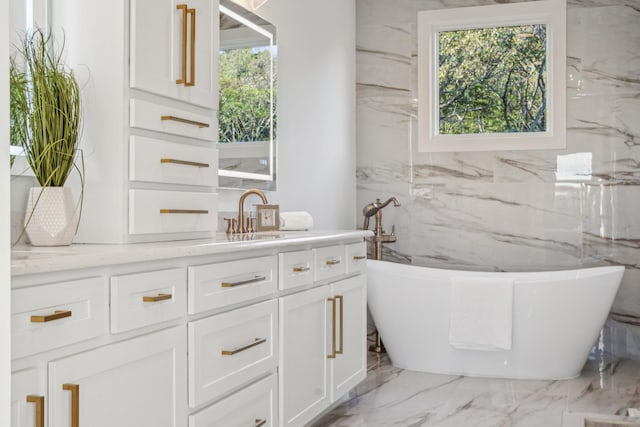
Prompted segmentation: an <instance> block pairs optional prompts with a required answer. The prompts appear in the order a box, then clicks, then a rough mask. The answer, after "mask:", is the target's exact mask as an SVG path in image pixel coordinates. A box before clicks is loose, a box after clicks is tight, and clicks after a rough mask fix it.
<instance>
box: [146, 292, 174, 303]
mask: <svg viewBox="0 0 640 427" xmlns="http://www.w3.org/2000/svg"><path fill="white" fill-rule="evenodd" d="M171 298H173V295H171V294H158V295H156V296H155V297H147V296H143V297H142V301H143V302H158V301H166V300H168V299H171Z"/></svg>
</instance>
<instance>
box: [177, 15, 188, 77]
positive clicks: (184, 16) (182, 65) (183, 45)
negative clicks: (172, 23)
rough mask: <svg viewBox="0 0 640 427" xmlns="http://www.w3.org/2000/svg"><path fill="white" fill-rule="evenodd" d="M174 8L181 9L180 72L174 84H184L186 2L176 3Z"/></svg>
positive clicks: (185, 73) (185, 68)
mask: <svg viewBox="0 0 640 427" xmlns="http://www.w3.org/2000/svg"><path fill="white" fill-rule="evenodd" d="M176 9H177V10H180V11H182V52H181V57H182V59H181V61H180V72H181V76H182V77H180V78H179V79H178V80H176V84H179V85H181V84H184V85H186V78H187V5H186V4H177V5H176Z"/></svg>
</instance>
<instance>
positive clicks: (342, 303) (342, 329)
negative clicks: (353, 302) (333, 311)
mask: <svg viewBox="0 0 640 427" xmlns="http://www.w3.org/2000/svg"><path fill="white" fill-rule="evenodd" d="M337 301H340V341H339V342H340V350H336V353H337V354H342V352H343V351H344V339H343V335H344V334H343V332H344V298H343V296H342V295H336V302H337Z"/></svg>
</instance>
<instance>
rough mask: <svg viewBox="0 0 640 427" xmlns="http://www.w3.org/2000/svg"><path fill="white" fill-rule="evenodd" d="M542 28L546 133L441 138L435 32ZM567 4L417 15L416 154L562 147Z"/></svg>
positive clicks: (550, 0)
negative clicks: (544, 31) (496, 28)
mask: <svg viewBox="0 0 640 427" xmlns="http://www.w3.org/2000/svg"><path fill="white" fill-rule="evenodd" d="M532 24H544V25H545V26H546V31H547V51H546V56H547V58H546V61H547V82H546V99H547V106H546V115H547V130H546V131H544V132H522V133H477V134H459V135H453V134H450V135H441V134H440V133H439V132H440V129H439V112H440V108H439V107H440V105H439V79H438V70H439V61H438V33H439V32H441V31H456V30H465V29H478V28H492V27H508V26H516V25H532ZM566 44H567V43H566V1H565V0H540V1H533V2H526V3H508V4H498V5H489V6H474V7H462V8H452V9H438V10H427V11H420V12H418V151H419V152H457V151H504V150H509V151H510V150H543V149H562V148H565V147H566Z"/></svg>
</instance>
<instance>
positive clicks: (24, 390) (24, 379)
mask: <svg viewBox="0 0 640 427" xmlns="http://www.w3.org/2000/svg"><path fill="white" fill-rule="evenodd" d="M42 378H43V374H42V373H41V372H40V370H39V369H37V368H29V369H24V370H21V371H17V372H13V373H12V374H11V426H12V427H44V420H45V416H46V404H47V399H46V387H45V381H44V380H43V379H42Z"/></svg>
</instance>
